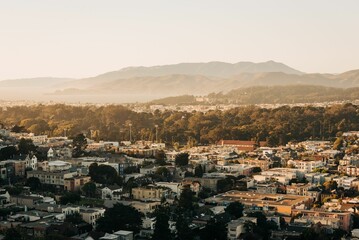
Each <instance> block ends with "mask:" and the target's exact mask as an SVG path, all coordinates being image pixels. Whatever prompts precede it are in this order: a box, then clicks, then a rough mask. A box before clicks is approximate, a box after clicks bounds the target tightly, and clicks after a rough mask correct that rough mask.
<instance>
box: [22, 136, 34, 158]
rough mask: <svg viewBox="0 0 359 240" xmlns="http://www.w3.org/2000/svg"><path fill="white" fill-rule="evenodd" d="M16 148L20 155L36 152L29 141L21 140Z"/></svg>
mask: <svg viewBox="0 0 359 240" xmlns="http://www.w3.org/2000/svg"><path fill="white" fill-rule="evenodd" d="M18 148H19V153H21V154H29V153H35V152H36V146H35V145H34V143H33V141H32V140H31V139H25V138H21V139H20V142H19V145H18Z"/></svg>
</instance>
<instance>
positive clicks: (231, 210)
mask: <svg viewBox="0 0 359 240" xmlns="http://www.w3.org/2000/svg"><path fill="white" fill-rule="evenodd" d="M243 209H244V207H243V204H242V203H240V202H231V203H230V204H229V205H228V206H227V207H226V209H225V212H226V213H228V214H230V215H232V216H233V217H234V218H240V217H242V216H243Z"/></svg>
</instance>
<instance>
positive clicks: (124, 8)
mask: <svg viewBox="0 0 359 240" xmlns="http://www.w3.org/2000/svg"><path fill="white" fill-rule="evenodd" d="M358 9H359V3H358V2H357V1H355V0H348V1H344V2H340V3H339V2H338V1H325V0H318V1H310V0H304V1H286V0H278V1H263V0H262V1H238V0H227V1H213V0H199V1H186V0H185V1H166V0H153V1H138V0H135V1H117V0H109V1H106V2H103V1H94V0H77V1H71V0H62V1H47V0H13V1H2V2H1V8H0V33H1V39H0V52H1V54H0V66H1V68H0V69H1V70H0V80H5V79H16V78H34V77H67V78H84V77H92V76H96V75H99V74H102V73H105V72H109V71H115V70H119V69H121V68H124V67H129V66H155V65H166V64H176V63H182V62H211V61H222V62H229V63H236V62H241V61H251V62H265V61H269V60H273V61H276V62H282V63H285V64H287V65H289V66H291V67H293V68H295V69H298V70H300V71H303V72H307V73H314V72H319V73H341V72H345V71H348V70H353V69H357V68H359V66H358V61H357V59H356V57H357V56H358V55H359V48H358V44H357V43H358V42H359V33H358V31H356V29H358V27H359V26H358V23H359V15H358V14H357V13H358Z"/></svg>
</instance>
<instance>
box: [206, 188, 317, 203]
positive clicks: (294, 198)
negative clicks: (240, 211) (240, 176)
mask: <svg viewBox="0 0 359 240" xmlns="http://www.w3.org/2000/svg"><path fill="white" fill-rule="evenodd" d="M310 199H311V198H310V197H307V196H298V195H288V194H261V193H253V192H247V191H237V190H232V191H228V192H226V193H223V194H219V195H216V196H213V197H210V198H207V199H206V200H205V201H206V202H208V203H210V202H212V203H222V204H223V203H229V202H235V201H238V202H241V203H243V204H247V205H253V204H255V205H263V204H268V205H270V206H294V205H300V204H302V203H304V202H307V201H308V200H310Z"/></svg>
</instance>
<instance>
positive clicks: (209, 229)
mask: <svg viewBox="0 0 359 240" xmlns="http://www.w3.org/2000/svg"><path fill="white" fill-rule="evenodd" d="M200 237H201V240H226V239H227V227H226V225H225V223H224V222H221V221H217V220H216V219H214V218H212V219H211V220H209V221H208V222H207V224H206V226H205V227H204V229H203V230H202V231H201V233H200Z"/></svg>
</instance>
